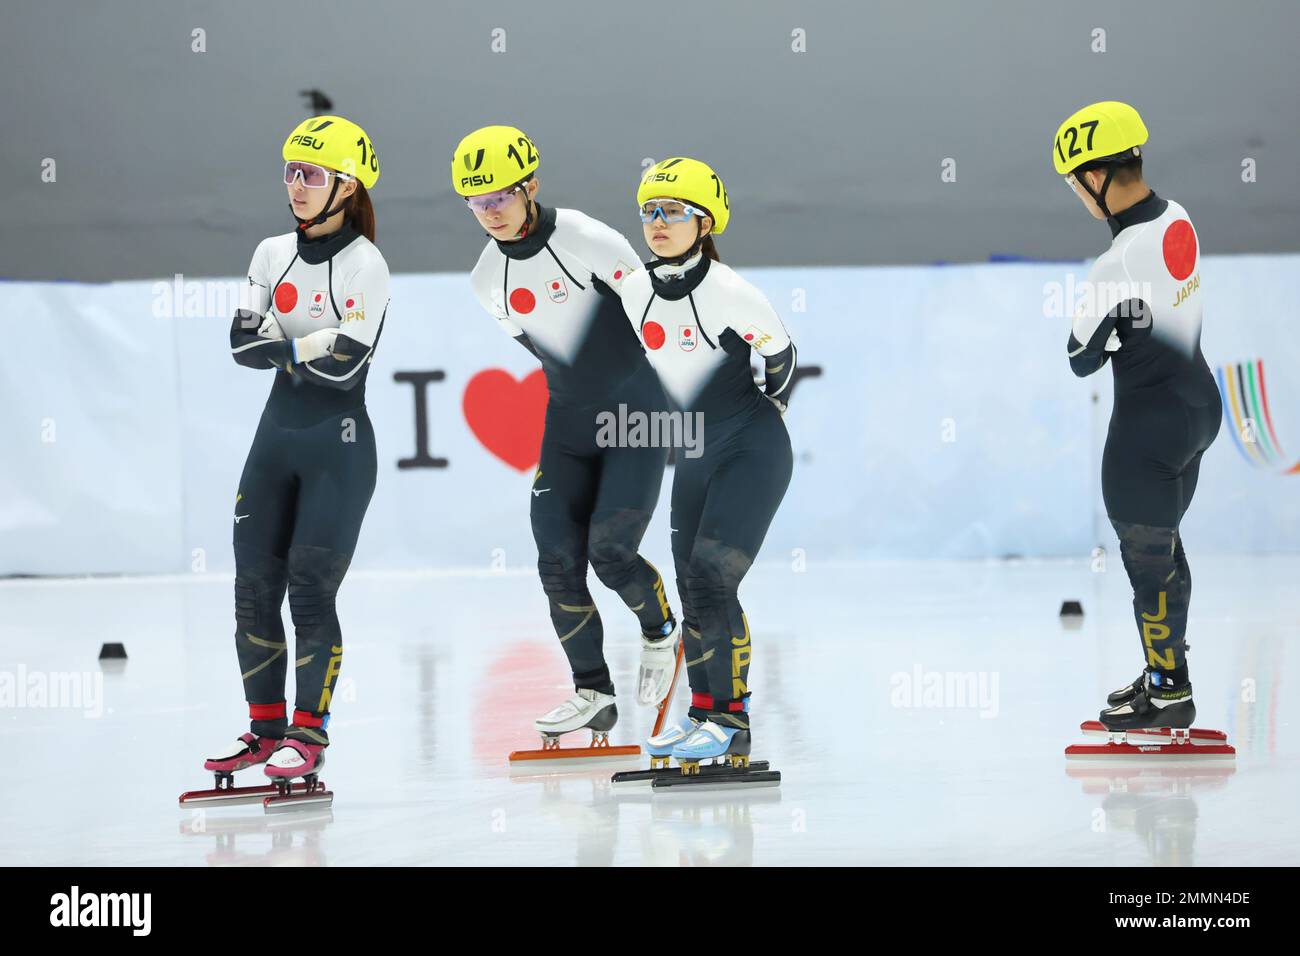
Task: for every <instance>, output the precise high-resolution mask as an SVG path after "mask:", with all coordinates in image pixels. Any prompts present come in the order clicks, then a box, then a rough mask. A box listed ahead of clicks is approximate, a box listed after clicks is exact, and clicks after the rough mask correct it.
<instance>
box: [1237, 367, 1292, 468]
mask: <svg viewBox="0 0 1300 956" xmlns="http://www.w3.org/2000/svg"><path fill="white" fill-rule="evenodd" d="M1218 371H1219V397H1220V398H1222V399H1223V411H1224V414H1225V415H1226V416H1227V418H1228V422H1229V423H1230V424H1231V425H1232V428H1231V432H1232V441H1233V444H1235V445H1236V446H1237V451H1239V452H1241V455H1242V457H1243V458H1245V459H1246V460H1247V461H1248V462H1250V463H1251V464H1252V465H1255V466H1256V467H1257V468H1267V469H1269V470H1270V471H1278V472H1280V473H1281V474H1284V475H1295V474H1300V461H1298V462H1296V463H1295V464H1294V465H1290V466H1288V465H1287V464H1286V462H1287V460H1288V459H1287V457H1286V452H1284V451H1282V444H1281V443H1280V442H1279V441H1278V440H1277V432H1276V431H1274V430H1273V413H1272V412H1271V411H1270V410H1269V407H1268V389H1267V388H1265V387H1264V360H1263V359H1255V361H1253V362H1237V363H1235V364H1228V365H1220V366H1219V370H1218Z"/></svg>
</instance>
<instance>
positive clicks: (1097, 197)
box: [1074, 163, 1115, 219]
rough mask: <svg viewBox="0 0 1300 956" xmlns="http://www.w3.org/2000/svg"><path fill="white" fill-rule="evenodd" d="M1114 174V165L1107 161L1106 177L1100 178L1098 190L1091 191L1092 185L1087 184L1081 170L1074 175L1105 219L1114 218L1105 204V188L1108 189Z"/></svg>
mask: <svg viewBox="0 0 1300 956" xmlns="http://www.w3.org/2000/svg"><path fill="white" fill-rule="evenodd" d="M1114 175H1115V167H1114V165H1112V164H1109V163H1108V164H1107V165H1106V178H1105V179H1104V180H1102V183H1101V190H1100V192H1093V191H1092V187H1091V186H1089V185H1088V180H1087V179H1086V178H1085V177H1084V175H1083V173H1082V172H1079V173H1078V174H1077V175H1076V176H1075V177H1074V178H1075V180H1076V181H1077V182H1078V183H1079V185H1080V186H1082V187H1083V191H1084V192H1086V193H1087V194H1088V195H1089V196H1091V197H1092V201H1093V202H1095V203H1096V204H1097V208H1098V209H1100V210H1101V214H1102V215H1103V216H1105V217H1106V218H1107V219H1114V218H1115V217H1114V216H1112V215H1111V213H1110V208H1109V207H1108V206H1107V205H1106V190H1108V189H1110V180H1111V177H1112V176H1114Z"/></svg>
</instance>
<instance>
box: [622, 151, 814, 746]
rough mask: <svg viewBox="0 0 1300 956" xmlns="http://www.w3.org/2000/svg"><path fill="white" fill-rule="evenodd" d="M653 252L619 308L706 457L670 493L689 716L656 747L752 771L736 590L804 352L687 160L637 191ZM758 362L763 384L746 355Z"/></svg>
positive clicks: (758, 532)
mask: <svg viewBox="0 0 1300 956" xmlns="http://www.w3.org/2000/svg"><path fill="white" fill-rule="evenodd" d="M637 203H638V205H639V206H640V209H641V220H642V223H643V228H644V232H645V238H646V242H647V243H648V245H649V246H650V248H651V250H652V251H653V252H654V254H655V256H656V257H657V258H656V259H654V260H653V261H652V262H651V263H649V265H648V266H647V268H646V269H645V270H642V271H638V272H635V273H633V274H632V276H630V277H629V278H628V279H627V280H626V281H625V282H624V284H623V308H624V310H625V312H626V313H627V317H628V319H629V320H631V322H632V325H633V327H634V328H635V329H636V330H637V334H638V335H639V336H640V338H641V341H642V343H643V344H644V346H645V348H646V355H647V356H648V357H649V359H650V364H651V365H652V366H654V369H655V371H656V372H657V373H658V375H659V379H660V381H662V382H663V385H664V390H665V391H666V392H667V394H668V398H669V401H670V402H671V403H672V405H673V407H674V409H675V410H677V411H679V412H681V413H684V414H696V415H699V416H700V417H701V418H702V421H703V441H702V449H701V453H700V454H699V455H697V456H695V457H692V456H690V455H687V454H679V455H678V456H677V459H676V465H675V474H674V475H673V491H672V540H673V562H674V564H675V565H676V571H677V587H678V591H679V593H680V594H681V600H682V614H683V618H684V620H685V638H684V639H685V641H686V665H687V675H688V677H689V680H690V685H691V708H690V711H689V713H688V714H687V715H686V716H685V717H684V718H683V719H682V720H681V721H680V722H679V723H678V724H676V725H675V726H670V727H669V728H668V729H667V730H665V731H664V732H663V733H661V734H659V735H657V736H655V737H652V738H651V739H650V741H649V743H648V745H647V749H648V751H649V753H650V755H651V757H652V758H658V759H659V760H660V761H662V760H663V759H664V758H666V757H668V756H670V755H671V756H672V757H673V758H675V759H677V760H678V761H679V762H681V763H682V764H683V766H685V767H687V768H691V767H698V762H699V761H700V760H702V759H708V758H713V759H717V758H722V757H725V758H727V759H728V760H730V761H731V762H732V763H733V764H739V765H742V766H743V765H744V764H746V763H747V762H748V756H749V753H750V747H751V731H750V720H749V716H750V715H749V701H750V690H749V683H748V682H749V665H750V660H751V657H752V653H753V644H752V641H751V636H750V628H749V620H748V619H747V618H746V616H745V613H744V611H743V609H742V608H741V606H740V598H739V589H740V582H741V581H742V580H743V579H744V577H745V574H746V572H748V570H749V567H750V565H751V564H752V563H753V561H754V558H755V557H756V556H757V555H758V551H759V548H760V547H761V546H762V544H763V538H764V537H765V536H766V535H767V529H768V526H769V525H770V524H771V522H772V518H773V516H774V515H775V514H776V510H777V508H778V507H779V505H780V504H781V500H782V498H783V497H784V496H785V492H786V488H787V487H788V486H789V484H790V477H791V473H792V471H793V467H794V456H793V453H792V451H791V447H790V436H789V434H788V433H787V431H786V428H785V423H784V421H783V420H782V418H783V415H784V413H785V408H786V402H787V400H788V398H789V395H790V386H791V382H792V381H793V377H794V371H795V365H796V362H797V355H796V351H795V347H794V343H792V342H791V341H790V337H789V336H788V335H787V334H786V330H785V327H784V326H783V325H782V323H781V320H780V318H778V317H777V314H776V312H775V311H774V310H773V309H772V306H771V305H770V304H769V303H768V301H767V299H766V298H765V297H764V296H763V294H762V293H761V292H759V291H758V290H757V289H756V288H754V287H753V286H752V285H750V284H749V283H748V282H746V281H745V280H744V279H742V278H741V277H740V276H738V275H737V274H736V273H735V272H733V271H732V270H731V269H730V268H729V267H727V266H725V265H723V264H722V263H721V262H720V261H718V254H717V248H716V246H715V245H714V242H713V236H715V235H719V234H721V233H722V231H723V230H724V229H726V227H727V223H728V221H729V219H730V217H731V211H730V204H729V201H728V198H727V195H726V189H725V188H724V186H723V184H722V181H721V179H719V178H718V176H717V175H716V174H715V173H714V172H713V170H712V169H710V168H709V167H708V166H707V165H705V164H704V163H702V162H699V161H698V160H694V159H688V158H685V157H676V158H673V159H667V160H664V161H663V162H660V163H658V164H656V165H655V166H653V167H651V168H650V169H649V170H648V171H647V172H646V174H645V176H644V177H643V178H642V180H641V184H640V187H639V188H638V190H637ZM754 353H757V354H758V355H760V356H761V357H762V360H763V366H764V374H765V383H764V388H763V389H761V390H760V389H759V388H758V386H757V385H756V384H755V382H754V378H753V373H752V372H751V370H750V357H751V355H753V354H754Z"/></svg>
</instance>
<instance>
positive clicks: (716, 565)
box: [684, 538, 753, 617]
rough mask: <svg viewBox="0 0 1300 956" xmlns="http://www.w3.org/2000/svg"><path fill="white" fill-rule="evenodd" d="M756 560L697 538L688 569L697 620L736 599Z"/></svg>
mask: <svg viewBox="0 0 1300 956" xmlns="http://www.w3.org/2000/svg"><path fill="white" fill-rule="evenodd" d="M751 564H753V558H751V557H750V556H749V555H747V554H746V553H745V552H744V551H741V550H740V549H739V548H733V547H731V546H730V545H726V544H723V543H722V542H721V541H716V540H713V539H711V538H697V539H696V540H695V547H694V548H692V549H691V559H690V561H689V562H688V563H687V565H686V580H685V582H684V583H685V585H686V593H687V594H688V595H689V599H688V601H689V604H690V606H691V610H692V612H693V614H694V615H696V616H697V617H699V616H703V615H705V614H707V613H708V612H709V611H710V610H711V609H713V608H716V607H717V606H718V605H719V604H720V603H722V602H724V601H726V600H728V599H730V598H735V596H736V593H737V591H739V590H740V582H741V581H742V580H743V579H744V577H745V575H746V574H747V573H748V572H749V567H750V565H751Z"/></svg>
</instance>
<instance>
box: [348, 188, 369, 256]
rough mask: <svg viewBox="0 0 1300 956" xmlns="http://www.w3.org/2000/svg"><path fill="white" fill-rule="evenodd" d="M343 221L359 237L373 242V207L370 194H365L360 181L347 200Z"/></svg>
mask: <svg viewBox="0 0 1300 956" xmlns="http://www.w3.org/2000/svg"><path fill="white" fill-rule="evenodd" d="M344 219H346V220H347V223H348V225H349V226H351V227H352V228H353V229H355V230H356V231H357V232H359V233H361V235H363V236H365V237H366V238H367V239H369V240H370V241H371V242H374V241H375V207H374V206H373V205H371V203H370V193H368V192H366V187H365V186H363V185H361V182H360V180H358V181H357V189H356V192H354V193H353V194H352V198H351V199H349V200H348V207H347V211H346V213H345V214H344Z"/></svg>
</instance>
